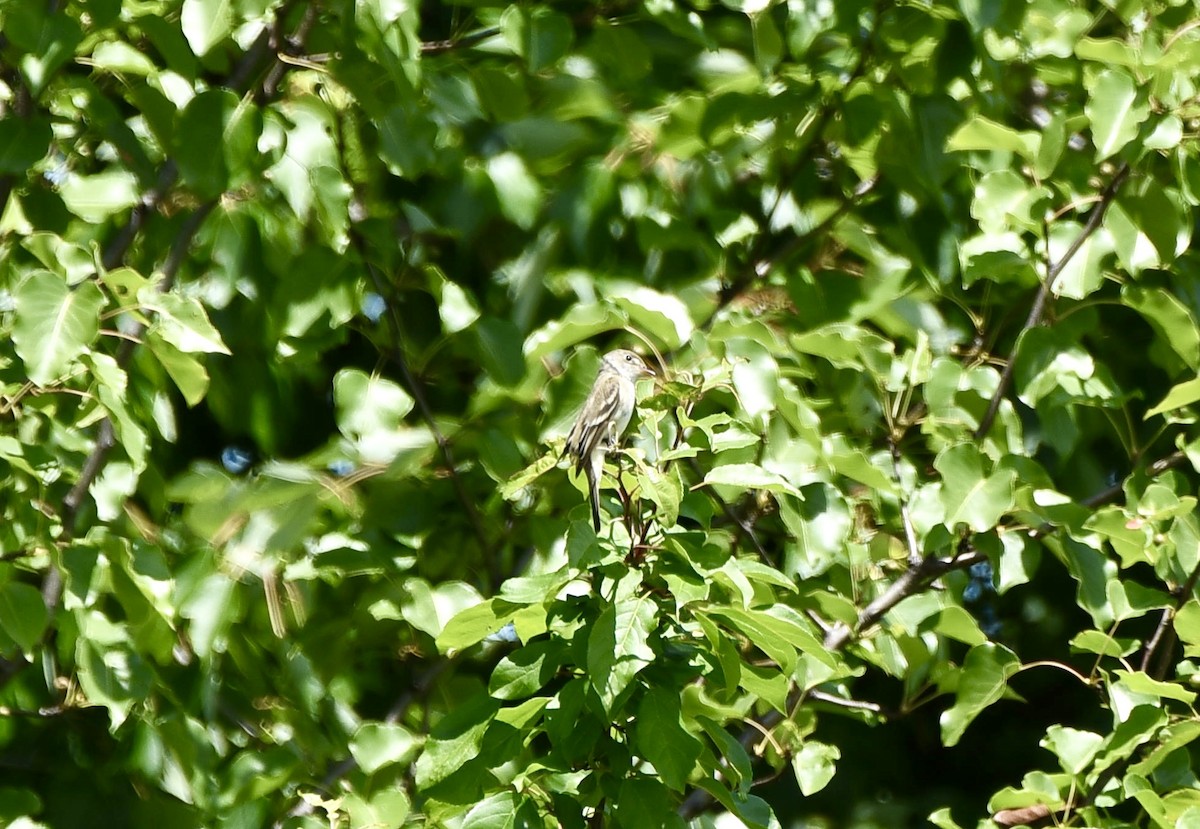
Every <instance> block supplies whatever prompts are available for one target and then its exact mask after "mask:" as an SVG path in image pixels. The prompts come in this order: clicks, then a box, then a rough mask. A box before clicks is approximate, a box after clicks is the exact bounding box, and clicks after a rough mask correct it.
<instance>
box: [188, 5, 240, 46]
mask: <svg viewBox="0 0 1200 829" xmlns="http://www.w3.org/2000/svg"><path fill="white" fill-rule="evenodd" d="M179 22H180V23H181V24H182V26H183V36H184V37H185V38H187V42H188V45H189V46H191V47H192V51H193V52H194V53H195V54H196V56H197V57H204V56H205V55H207V54H208V53H209V52H210V51H212V48H213V47H214V46H216V45H217V44H218V43H220V42H221V41H223V40H224V39H225V38H226V37H228V36H229V35H230V33H231V32H232V31H233V0H183V8H182V10H181V12H180V16H179Z"/></svg>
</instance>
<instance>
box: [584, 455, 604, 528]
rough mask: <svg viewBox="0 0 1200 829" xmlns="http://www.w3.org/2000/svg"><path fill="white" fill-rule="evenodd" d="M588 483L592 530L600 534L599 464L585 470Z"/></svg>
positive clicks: (591, 465) (588, 466)
mask: <svg viewBox="0 0 1200 829" xmlns="http://www.w3.org/2000/svg"><path fill="white" fill-rule="evenodd" d="M584 472H585V473H586V474H587V482H588V500H589V501H591V502H592V528H593V529H594V530H595V531H596V532H600V470H599V469H598V468H597V464H588V465H587V466H586V467H585V468H584Z"/></svg>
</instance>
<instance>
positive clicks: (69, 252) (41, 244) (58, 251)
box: [0, 122, 107, 285]
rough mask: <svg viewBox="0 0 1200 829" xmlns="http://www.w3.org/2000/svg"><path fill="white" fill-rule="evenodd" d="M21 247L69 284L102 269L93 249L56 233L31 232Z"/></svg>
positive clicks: (75, 283) (78, 281) (73, 283)
mask: <svg viewBox="0 0 1200 829" xmlns="http://www.w3.org/2000/svg"><path fill="white" fill-rule="evenodd" d="M0 123H2V122H0ZM21 247H23V248H25V250H27V251H29V252H30V253H32V254H33V255H34V256H36V257H37V259H38V261H39V262H41V263H42V266H43V267H45V268H48V269H49V270H52V271H54V272H55V273H57V274H58V275H59V276H62V277H64V278H65V279H66V280H67V284H68V285H78V284H79V283H80V282H83V281H84V280H86V279H88V278H90V277H91V276H93V275H94V274H96V273H97V272H98V271H100V270H101V268H100V263H99V262H98V261H97V257H96V256H95V255H94V254H93V252H92V251H90V250H86V249H84V248H83V247H81V246H80V245H73V244H71V243H70V242H68V241H66V240H65V239H63V238H62V237H61V236H59V235H58V234H56V233H31V234H29V235H28V236H26V237H25V238H24V239H22V240H21ZM106 284H107V280H106Z"/></svg>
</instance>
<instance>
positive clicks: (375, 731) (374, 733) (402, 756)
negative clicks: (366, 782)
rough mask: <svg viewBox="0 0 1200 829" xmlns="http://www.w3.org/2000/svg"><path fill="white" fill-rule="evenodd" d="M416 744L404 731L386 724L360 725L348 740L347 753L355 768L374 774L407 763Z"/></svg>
mask: <svg viewBox="0 0 1200 829" xmlns="http://www.w3.org/2000/svg"><path fill="white" fill-rule="evenodd" d="M419 744H420V743H419V741H418V739H417V738H416V737H414V736H413V734H412V732H410V731H409V730H408V729H407V728H405V727H404V726H401V725H395V724H389V723H371V722H369V723H363V724H362V725H361V726H359V728H358V730H357V731H356V732H354V738H353V739H352V740H351V741H350V753H351V754H352V755H353V756H354V760H355V762H357V763H358V767H359V768H360V769H362V770H363V771H364V772H366V773H367V774H374V773H375V772H377V771H378V770H379V769H381V768H383V767H384V766H387V765H390V764H392V763H403V762H407V761H408V760H409V759H410V758H411V757H413V756H414V755H415V754H416V752H417V748H418V746H419Z"/></svg>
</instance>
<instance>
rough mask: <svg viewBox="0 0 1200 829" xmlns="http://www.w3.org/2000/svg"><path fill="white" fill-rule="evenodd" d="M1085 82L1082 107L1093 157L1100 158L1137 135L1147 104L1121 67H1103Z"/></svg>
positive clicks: (1147, 112) (1110, 153)
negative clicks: (1085, 89)
mask: <svg viewBox="0 0 1200 829" xmlns="http://www.w3.org/2000/svg"><path fill="white" fill-rule="evenodd" d="M1085 85H1086V86H1087V90H1088V100H1087V103H1085V104H1084V106H1083V108H1084V111H1085V112H1086V113H1087V116H1088V120H1090V121H1091V123H1092V143H1093V144H1095V145H1096V161H1103V160H1104V159H1106V158H1108V157H1110V156H1112V155H1114V154H1116V153H1117V152H1119V151H1120V150H1121V148H1122V147H1124V146H1125V145H1126V144H1128V143H1129V142H1130V141H1132V140H1133V139H1134V138H1135V137H1137V133H1138V127H1139V126H1140V125H1141V123H1142V122H1143V121H1145V120H1146V118H1147V117H1148V116H1149V114H1150V108H1149V106H1148V105H1147V103H1146V97H1145V95H1144V94H1141V93H1139V91H1138V89H1137V86H1136V85H1135V83H1134V81H1133V78H1131V77H1130V76H1129V75H1128V74H1127V73H1125V72H1124V71H1122V70H1120V69H1112V68H1110V69H1105V70H1103V71H1102V72H1100V73H1098V74H1097V75H1096V76H1095V77H1094V78H1091V79H1089V82H1087V83H1085Z"/></svg>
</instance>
